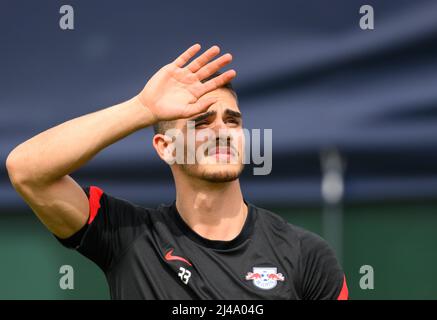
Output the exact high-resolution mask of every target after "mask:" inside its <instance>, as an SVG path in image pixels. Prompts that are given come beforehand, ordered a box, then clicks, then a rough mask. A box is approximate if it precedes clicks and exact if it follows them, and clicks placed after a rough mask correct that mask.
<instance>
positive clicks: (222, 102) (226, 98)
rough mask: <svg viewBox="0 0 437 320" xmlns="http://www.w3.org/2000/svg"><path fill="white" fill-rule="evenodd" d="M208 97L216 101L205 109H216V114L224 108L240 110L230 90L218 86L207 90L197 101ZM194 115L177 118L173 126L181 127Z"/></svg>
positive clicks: (220, 112) (220, 113)
mask: <svg viewBox="0 0 437 320" xmlns="http://www.w3.org/2000/svg"><path fill="white" fill-rule="evenodd" d="M210 97H215V98H217V102H216V103H214V104H212V105H211V106H210V107H209V108H208V110H206V111H212V110H214V111H217V115H218V116H221V115H222V114H223V112H224V111H225V110H226V109H230V110H234V111H238V112H240V108H239V107H238V102H237V99H236V98H235V96H234V95H233V94H232V92H230V91H229V90H228V89H223V88H219V89H216V90H213V91H211V92H208V93H206V94H204V95H203V96H202V97H200V99H199V101H201V100H203V99H207V98H210ZM206 111H205V112H206ZM196 116H198V115H196ZM196 116H193V117H190V118H188V119H178V120H177V121H176V125H175V127H178V128H182V127H183V126H184V125H185V123H186V122H187V121H188V120H190V119H194V118H195V117H196Z"/></svg>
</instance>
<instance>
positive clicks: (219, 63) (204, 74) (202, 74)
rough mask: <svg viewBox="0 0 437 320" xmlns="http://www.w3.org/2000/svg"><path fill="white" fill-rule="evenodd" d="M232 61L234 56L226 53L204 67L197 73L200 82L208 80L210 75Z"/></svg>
mask: <svg viewBox="0 0 437 320" xmlns="http://www.w3.org/2000/svg"><path fill="white" fill-rule="evenodd" d="M231 61H232V55H231V54H230V53H226V54H224V55H222V56H221V57H219V58H217V59H215V60H214V61H212V62H210V63H208V64H207V65H206V66H204V67H202V68H201V69H200V70H199V71H197V72H196V75H197V78H198V79H200V80H203V79H206V78H208V77H209V76H210V75H212V74H214V72H216V71H218V70H219V69H221V68H223V67H224V66H226V65H227V64H228V63H230V62H231Z"/></svg>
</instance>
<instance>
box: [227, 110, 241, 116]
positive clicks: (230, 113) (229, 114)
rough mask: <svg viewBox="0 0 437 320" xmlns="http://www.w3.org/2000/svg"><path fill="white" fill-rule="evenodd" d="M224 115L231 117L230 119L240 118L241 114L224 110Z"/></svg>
mask: <svg viewBox="0 0 437 320" xmlns="http://www.w3.org/2000/svg"><path fill="white" fill-rule="evenodd" d="M225 115H228V116H232V117H235V118H241V113H240V112H238V111H234V110H231V109H226V110H225Z"/></svg>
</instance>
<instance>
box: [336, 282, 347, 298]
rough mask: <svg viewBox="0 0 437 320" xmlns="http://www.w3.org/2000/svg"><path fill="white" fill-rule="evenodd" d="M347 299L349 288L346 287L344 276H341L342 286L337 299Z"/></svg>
mask: <svg viewBox="0 0 437 320" xmlns="http://www.w3.org/2000/svg"><path fill="white" fill-rule="evenodd" d="M348 299H349V290H348V289H347V284H346V276H343V287H342V288H341V291H340V294H339V295H338V297H337V300H348Z"/></svg>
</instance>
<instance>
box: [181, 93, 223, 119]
mask: <svg viewBox="0 0 437 320" xmlns="http://www.w3.org/2000/svg"><path fill="white" fill-rule="evenodd" d="M216 102H217V98H216V97H209V98H204V99H199V100H197V102H195V103H191V104H189V105H188V107H187V111H186V114H185V115H184V118H189V117H192V116H195V115H196V114H199V113H202V112H205V111H206V110H208V108H209V107H210V106H211V105H213V104H214V103H216Z"/></svg>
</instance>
